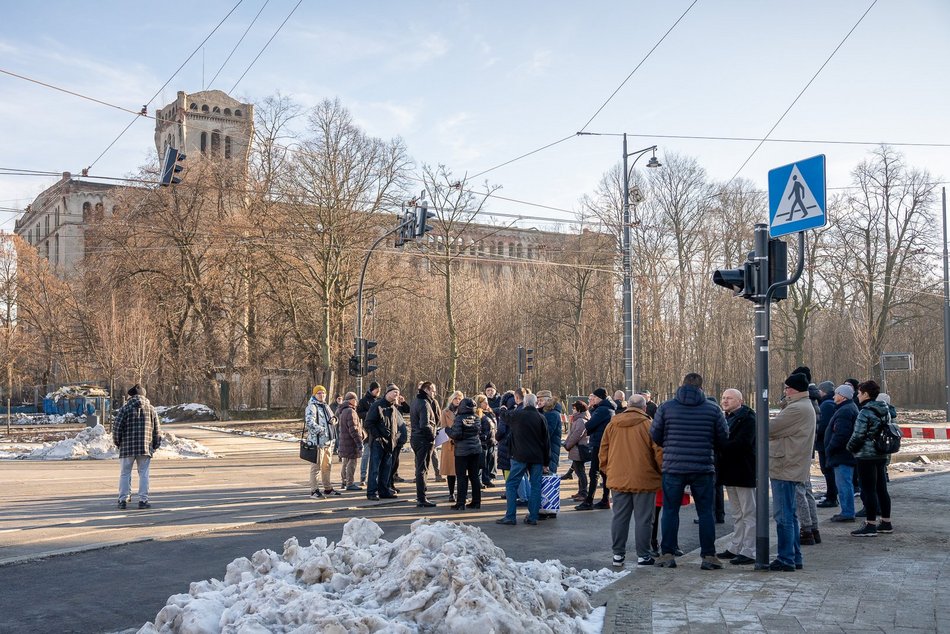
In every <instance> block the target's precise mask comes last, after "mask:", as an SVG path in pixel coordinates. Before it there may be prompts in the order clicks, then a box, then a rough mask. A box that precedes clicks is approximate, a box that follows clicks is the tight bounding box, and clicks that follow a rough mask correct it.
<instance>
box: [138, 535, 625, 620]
mask: <svg viewBox="0 0 950 634" xmlns="http://www.w3.org/2000/svg"><path fill="white" fill-rule="evenodd" d="M382 534H383V531H382V529H381V528H380V527H379V526H378V525H377V524H376V523H374V522H372V521H371V520H368V519H366V518H354V519H351V520H350V521H348V522H347V523H346V525H345V526H344V527H343V538H342V539H341V540H340V542H339V543H336V544H334V543H329V544H328V543H327V540H326V538H324V537H318V538H316V539H314V540H313V541H312V542H311V543H310V546H301V545H300V544H299V543H298V542H297V539H296V538H294V537H292V538H290V539H288V540H287V541H286V542H284V552H283V554H277V553H276V552H274V551H271V550H260V551H258V552H256V553H254V555H252V556H251V558H250V559H247V558H245V557H242V558H240V559H235V560H234V561H232V562H231V563H230V564H229V565H228V567H227V572H226V573H225V575H224V581H219V580H217V579H211V580H207V581H200V582H195V583H192V584H191V586H190V588H189V591H188V593H187V594H176V595H173V596H171V597H169V599H168V602H167V603H166V604H165V607H164V608H162V609H161V611H160V612H159V613H158V615H157V616H156V618H155V622H154V623H147V624H146V625H145V626H143V627H142V628H141V629H140V630H139V634H154V633H156V632H179V633H183V634H184V633H194V634H197V633H199V632H201V633H206V632H208V633H210V632H255V633H257V632H290V631H307V632H332V633H334V634H337V633H339V634H343V633H345V632H398V633H402V632H419V631H421V632H464V633H466V634H468V633H470V632H499V633H500V632H518V633H519V634H520V633H523V632H532V633H533V632H586V631H599V629H600V626H601V625H600V623H599V622H598V620H601V621H602V619H603V612H602V611H599V610H598V611H594V612H593V613H592V610H591V606H590V603H589V602H588V598H587V597H588V595H589V593H592V592H595V591H596V590H598V589H600V588H601V587H603V586H605V585H607V584H609V583H611V582H613V581H615V580H616V579H617V578H619V577H620V576H622V573H614V572H611V571H609V570H606V569H604V570H601V571H598V572H593V571H589V570H583V571H577V570H575V569H574V568H568V567H565V566H563V565H562V564H561V563H560V562H558V561H548V562H545V563H541V562H539V561H530V562H525V563H518V562H515V561H512V560H511V559H508V558H507V557H506V556H505V553H504V551H503V550H501V549H500V548H498V547H497V546H495V545H494V544H493V543H492V541H491V539H489V538H488V537H487V536H486V535H485V534H484V533H483V532H482V531H481V530H479V529H478V528H476V527H473V526H468V525H465V524H455V523H452V522H436V523H430V522H429V521H428V520H427V519H421V520H418V521H417V522H415V523H413V525H412V528H411V531H410V533H409V534H407V535H404V536H402V537H399V538H398V539H396V540H395V541H393V542H388V541H386V540H384V539H381V536H382ZM298 628H299V629H298Z"/></svg>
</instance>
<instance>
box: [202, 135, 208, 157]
mask: <svg viewBox="0 0 950 634" xmlns="http://www.w3.org/2000/svg"><path fill="white" fill-rule="evenodd" d="M207 151H208V133H207V132H202V133H201V153H202V154H204V153H205V152H207Z"/></svg>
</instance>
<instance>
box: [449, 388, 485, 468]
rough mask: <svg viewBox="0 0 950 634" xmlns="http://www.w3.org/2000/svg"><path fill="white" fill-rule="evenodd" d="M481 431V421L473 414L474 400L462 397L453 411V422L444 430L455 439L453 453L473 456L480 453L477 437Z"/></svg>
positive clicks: (480, 443)
mask: <svg viewBox="0 0 950 634" xmlns="http://www.w3.org/2000/svg"><path fill="white" fill-rule="evenodd" d="M481 431H482V421H481V420H480V419H479V418H478V417H477V416H475V401H473V400H472V399H470V398H464V399H462V402H461V403H459V408H458V411H457V412H456V413H455V422H454V423H453V424H452V426H451V427H450V428H448V429H447V430H446V432H445V433H447V434H448V435H449V438H451V439H452V440H454V441H455V455H456V456H474V455H477V454H480V453H482V442H481V440H479V437H478V436H479V434H480V433H481Z"/></svg>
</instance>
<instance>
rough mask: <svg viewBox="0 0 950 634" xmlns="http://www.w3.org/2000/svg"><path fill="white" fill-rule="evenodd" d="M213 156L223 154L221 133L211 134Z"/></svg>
mask: <svg viewBox="0 0 950 634" xmlns="http://www.w3.org/2000/svg"><path fill="white" fill-rule="evenodd" d="M211 154H213V155H214V156H219V155H220V154H221V134H220V133H219V132H212V133H211Z"/></svg>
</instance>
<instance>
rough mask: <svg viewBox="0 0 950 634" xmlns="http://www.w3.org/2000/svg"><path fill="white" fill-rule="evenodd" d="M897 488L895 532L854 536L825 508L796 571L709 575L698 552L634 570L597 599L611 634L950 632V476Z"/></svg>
mask: <svg viewBox="0 0 950 634" xmlns="http://www.w3.org/2000/svg"><path fill="white" fill-rule="evenodd" d="M889 490H890V492H891V497H892V500H893V513H892V515H893V518H892V522H893V524H894V533H893V534H889V535H877V536H876V537H866V538H856V537H851V536H850V535H849V533H850V531H851V530H853V528H854V527H855V525H852V524H832V523H830V522H828V518H829V517H830V516H831V515H832V512H833V511H835V509H819V513H820V515H819V516H820V519H821V524H820V530H821V535H822V543H821V544H818V545H815V546H803V549H804V556H805V566H804V569H803V570H799V571H796V572H794V573H778V572H757V571H754V570H752V569H751V567H749V566H742V567H740V566H731V565H729V564H728V563H727V564H726V565H725V567H724V569H723V570H719V571H702V570H700V569H699V562H700V559H699V554H698V552H695V551H694V552H692V553H688V554H687V555H686V556H685V557H681V558H679V560H678V567H677V568H675V569H661V568H654V567H639V568H638V567H636V566H632V567H631V568H632V570H631V573H630V574H629V575H627V576H626V577H624V578H623V579H621V580H620V581H618V582H617V583H615V584H613V585H611V586H609V587H608V588H605V589H604V590H602V591H601V592H600V593H598V594H597V595H595V596H594V597H593V602H594V604H595V605H604V604H606V606H607V613H606V616H605V619H604V630H603V631H604V632H605V634H610V633H613V632H740V631H741V632H783V633H784V632H888V633H891V632H907V633H910V632H919V633H924V632H930V633H932V632H938V633H942V632H947V633H950V572H948V567H950V525H948V522H947V520H948V518H950V474H948V473H942V474H935V475H928V476H921V477H916V478H904V479H901V480H897V481H892V482H891V484H890V486H889ZM859 506H860V505H859ZM771 524H772V537H771V544H772V549H773V555H774V548H775V546H774V545H775V531H774V522H772V523H771ZM859 525H860V524H858V526H859ZM724 542H725V540H720V541H719V547H720V548H724V545H725V544H724ZM628 567H630V566H628Z"/></svg>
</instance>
